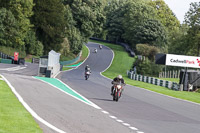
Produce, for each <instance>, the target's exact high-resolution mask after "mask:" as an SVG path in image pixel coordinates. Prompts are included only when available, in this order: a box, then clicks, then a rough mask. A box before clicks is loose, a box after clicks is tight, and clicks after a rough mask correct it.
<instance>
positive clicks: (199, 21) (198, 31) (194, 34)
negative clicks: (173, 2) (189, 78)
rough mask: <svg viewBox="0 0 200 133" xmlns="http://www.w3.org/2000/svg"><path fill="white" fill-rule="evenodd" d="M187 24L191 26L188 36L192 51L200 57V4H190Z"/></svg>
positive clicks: (186, 17)
mask: <svg viewBox="0 0 200 133" xmlns="http://www.w3.org/2000/svg"><path fill="white" fill-rule="evenodd" d="M185 23H186V24H188V26H189V30H188V35H187V36H188V39H189V41H188V42H189V46H190V50H191V51H193V52H192V53H196V55H197V56H200V2H193V3H191V4H190V9H189V11H188V12H187V13H186V14H185ZM192 53H191V54H192Z"/></svg>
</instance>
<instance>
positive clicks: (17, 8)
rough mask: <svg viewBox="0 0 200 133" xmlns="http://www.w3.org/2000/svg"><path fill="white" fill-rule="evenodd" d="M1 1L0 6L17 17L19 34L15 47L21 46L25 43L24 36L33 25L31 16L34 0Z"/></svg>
mask: <svg viewBox="0 0 200 133" xmlns="http://www.w3.org/2000/svg"><path fill="white" fill-rule="evenodd" d="M0 3H1V4H0V7H4V8H6V9H7V10H10V11H11V12H12V14H13V15H14V17H15V19H16V23H17V25H18V28H17V29H16V30H17V31H16V32H17V34H18V35H17V37H16V40H15V47H18V48H20V47H21V46H22V45H24V38H25V36H26V34H27V33H28V31H29V30H30V28H31V27H32V25H31V23H30V20H29V18H30V17H31V16H32V15H33V11H32V8H33V5H34V4H33V0H23V1H19V0H11V1H7V0H1V2H0Z"/></svg>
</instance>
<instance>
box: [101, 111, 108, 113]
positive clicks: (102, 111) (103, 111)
mask: <svg viewBox="0 0 200 133" xmlns="http://www.w3.org/2000/svg"><path fill="white" fill-rule="evenodd" d="M101 112H103V113H104V114H109V113H108V112H107V111H101Z"/></svg>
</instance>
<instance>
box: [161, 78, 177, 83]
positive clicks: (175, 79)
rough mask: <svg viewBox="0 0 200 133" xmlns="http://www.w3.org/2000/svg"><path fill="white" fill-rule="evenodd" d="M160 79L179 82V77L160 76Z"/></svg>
mask: <svg viewBox="0 0 200 133" xmlns="http://www.w3.org/2000/svg"><path fill="white" fill-rule="evenodd" d="M158 79H161V80H166V81H172V82H176V83H179V79H178V78H158Z"/></svg>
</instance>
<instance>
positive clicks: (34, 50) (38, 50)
mask: <svg viewBox="0 0 200 133" xmlns="http://www.w3.org/2000/svg"><path fill="white" fill-rule="evenodd" d="M25 48H26V53H27V54H32V55H38V56H41V55H42V54H43V45H42V43H41V42H40V41H38V40H37V38H36V35H35V32H34V31H32V30H30V31H29V32H28V34H27V36H26V37H25Z"/></svg>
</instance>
